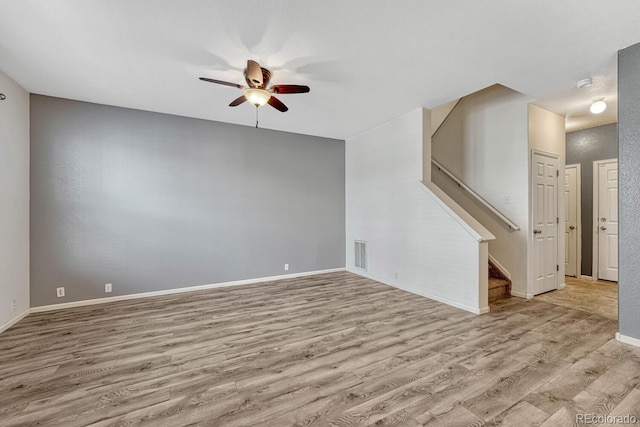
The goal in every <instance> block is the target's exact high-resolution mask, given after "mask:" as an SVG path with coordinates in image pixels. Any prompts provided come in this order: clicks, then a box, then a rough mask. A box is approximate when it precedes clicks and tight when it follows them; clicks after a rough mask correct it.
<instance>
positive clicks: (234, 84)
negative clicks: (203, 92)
mask: <svg viewBox="0 0 640 427" xmlns="http://www.w3.org/2000/svg"><path fill="white" fill-rule="evenodd" d="M200 80H202V81H203V82H209V83H217V84H219V85H225V86H232V87H237V88H238V89H244V86H242V85H239V84H237V83H231V82H225V81H222V80H216V79H209V78H207V77H200Z"/></svg>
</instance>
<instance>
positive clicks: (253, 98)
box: [244, 88, 271, 107]
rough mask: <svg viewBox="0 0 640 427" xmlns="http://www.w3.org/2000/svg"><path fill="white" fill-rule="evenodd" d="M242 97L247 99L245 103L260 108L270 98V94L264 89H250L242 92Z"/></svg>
mask: <svg viewBox="0 0 640 427" xmlns="http://www.w3.org/2000/svg"><path fill="white" fill-rule="evenodd" d="M244 96H245V98H247V101H249V102H250V103H252V104H253V105H255V106H256V107H261V106H263V105H264V104H266V103H267V102H269V99H270V98H271V94H270V93H269V92H268V91H266V90H264V89H256V88H250V89H247V90H245V91H244Z"/></svg>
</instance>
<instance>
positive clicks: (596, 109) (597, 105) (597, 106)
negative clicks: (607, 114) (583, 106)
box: [589, 98, 607, 114]
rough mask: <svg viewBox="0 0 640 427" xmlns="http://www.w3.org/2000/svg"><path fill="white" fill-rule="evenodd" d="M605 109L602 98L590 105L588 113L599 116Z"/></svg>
mask: <svg viewBox="0 0 640 427" xmlns="http://www.w3.org/2000/svg"><path fill="white" fill-rule="evenodd" d="M606 109H607V103H606V102H604V98H598V99H594V100H593V104H591V107H589V111H591V112H592V113H593V114H600V113H602V112H603V111H604V110H606Z"/></svg>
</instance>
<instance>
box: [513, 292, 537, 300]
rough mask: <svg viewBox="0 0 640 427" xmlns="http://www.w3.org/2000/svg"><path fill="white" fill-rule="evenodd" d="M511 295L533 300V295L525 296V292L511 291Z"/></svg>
mask: <svg viewBox="0 0 640 427" xmlns="http://www.w3.org/2000/svg"><path fill="white" fill-rule="evenodd" d="M511 295H512V296H514V297H518V298H524V299H532V298H533V295H531V294H525V293H524V292H516V291H513V290H512V291H511Z"/></svg>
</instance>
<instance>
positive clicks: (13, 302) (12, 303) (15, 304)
mask: <svg viewBox="0 0 640 427" xmlns="http://www.w3.org/2000/svg"><path fill="white" fill-rule="evenodd" d="M17 309H18V303H17V302H16V300H13V301H11V312H14V311H16V310H17Z"/></svg>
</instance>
